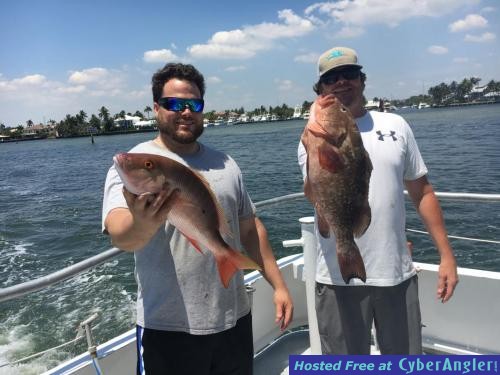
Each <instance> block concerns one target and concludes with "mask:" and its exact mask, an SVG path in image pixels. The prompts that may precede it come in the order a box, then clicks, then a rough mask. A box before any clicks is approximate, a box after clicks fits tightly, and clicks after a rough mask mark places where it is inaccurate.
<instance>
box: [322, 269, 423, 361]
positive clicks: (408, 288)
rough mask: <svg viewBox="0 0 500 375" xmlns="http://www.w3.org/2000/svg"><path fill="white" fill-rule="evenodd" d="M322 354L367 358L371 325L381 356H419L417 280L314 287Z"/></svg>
mask: <svg viewBox="0 0 500 375" xmlns="http://www.w3.org/2000/svg"><path fill="white" fill-rule="evenodd" d="M316 313H317V316H318V328H319V334H320V339H321V349H322V352H323V354H370V345H371V327H372V322H374V324H375V329H376V333H377V342H378V344H379V347H380V352H381V353H382V354H422V323H421V317H420V305H419V300H418V279H417V276H416V275H415V276H413V277H412V278H410V279H408V280H406V281H404V282H402V283H401V284H399V285H396V286H391V287H375V286H337V285H326V284H321V283H316Z"/></svg>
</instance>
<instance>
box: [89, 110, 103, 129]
mask: <svg viewBox="0 0 500 375" xmlns="http://www.w3.org/2000/svg"><path fill="white" fill-rule="evenodd" d="M89 126H90V127H91V128H94V129H96V130H97V131H98V132H100V131H101V121H100V120H99V118H98V117H97V116H96V115H94V114H92V116H91V117H90V120H89Z"/></svg>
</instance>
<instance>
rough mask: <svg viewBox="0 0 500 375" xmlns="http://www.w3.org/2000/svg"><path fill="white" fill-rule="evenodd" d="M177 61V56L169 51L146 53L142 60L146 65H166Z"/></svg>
mask: <svg viewBox="0 0 500 375" xmlns="http://www.w3.org/2000/svg"><path fill="white" fill-rule="evenodd" d="M178 59H179V58H178V57H177V55H176V54H175V53H173V52H172V51H171V50H169V49H159V50H151V51H146V52H144V57H143V60H144V61H145V62H147V63H167V62H168V61H172V60H178Z"/></svg>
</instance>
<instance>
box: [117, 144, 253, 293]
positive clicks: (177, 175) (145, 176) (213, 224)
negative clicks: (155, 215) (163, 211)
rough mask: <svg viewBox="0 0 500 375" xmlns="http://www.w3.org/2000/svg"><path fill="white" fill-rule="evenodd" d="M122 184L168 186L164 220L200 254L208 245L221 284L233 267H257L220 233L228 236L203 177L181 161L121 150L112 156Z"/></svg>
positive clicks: (137, 189) (155, 189)
mask: <svg viewBox="0 0 500 375" xmlns="http://www.w3.org/2000/svg"><path fill="white" fill-rule="evenodd" d="M113 160H114V165H115V168H116V170H117V171H118V174H119V175H120V177H121V179H122V181H123V184H124V185H125V188H126V189H127V190H128V191H130V192H131V193H133V194H137V195H140V194H144V193H152V194H157V193H159V192H160V191H161V190H162V189H169V190H171V191H172V192H173V193H172V195H171V198H172V199H173V201H172V207H171V209H170V211H169V213H168V215H167V220H168V222H169V223H170V224H172V225H174V226H175V227H176V228H177V229H178V230H179V231H180V232H181V233H182V234H183V235H184V236H185V237H186V238H187V239H188V240H189V242H190V243H191V244H192V245H193V246H194V247H195V248H196V249H197V250H198V251H199V252H201V253H202V254H203V251H202V250H201V246H203V247H205V248H207V249H209V250H210V251H211V252H212V254H213V256H214V257H215V261H216V263H217V268H218V270H219V276H220V279H221V281H222V284H223V285H224V287H226V288H227V287H228V285H229V281H230V280H231V277H232V276H233V275H234V273H235V272H236V270H237V269H258V270H260V267H259V266H258V265H257V263H255V262H254V261H253V260H251V259H250V258H249V257H247V256H245V255H243V254H242V253H241V252H239V251H236V250H234V249H232V248H231V247H230V246H229V245H228V244H227V243H226V242H225V241H224V239H223V238H222V235H221V234H223V235H226V236H230V237H232V233H231V231H230V229H229V226H228V224H227V221H226V217H225V215H224V210H223V208H222V207H221V205H220V203H219V202H218V201H217V198H216V197H215V194H214V193H213V191H212V189H211V188H210V185H209V184H208V182H207V180H206V179H205V178H204V177H203V176H202V175H201V174H199V173H198V172H196V171H194V170H192V169H190V168H188V167H186V166H185V165H183V164H181V163H179V162H177V161H175V160H172V159H169V158H166V157H164V156H159V155H152V154H138V153H137V154H136V153H121V154H117V155H115V156H114V158H113Z"/></svg>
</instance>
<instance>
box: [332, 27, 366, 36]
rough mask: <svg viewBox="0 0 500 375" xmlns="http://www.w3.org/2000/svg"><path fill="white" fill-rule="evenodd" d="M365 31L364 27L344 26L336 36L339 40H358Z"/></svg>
mask: <svg viewBox="0 0 500 375" xmlns="http://www.w3.org/2000/svg"><path fill="white" fill-rule="evenodd" d="M364 32H365V30H364V29H363V28H362V27H352V26H344V27H342V28H341V29H340V31H339V32H338V33H337V34H335V36H336V37H337V38H356V37H358V36H360V35H363V34H364Z"/></svg>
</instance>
